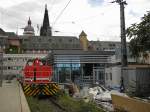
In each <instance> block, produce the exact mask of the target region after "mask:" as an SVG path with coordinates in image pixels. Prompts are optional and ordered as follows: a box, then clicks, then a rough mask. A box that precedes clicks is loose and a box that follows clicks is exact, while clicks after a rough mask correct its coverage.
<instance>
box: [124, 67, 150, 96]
mask: <svg viewBox="0 0 150 112" xmlns="http://www.w3.org/2000/svg"><path fill="white" fill-rule="evenodd" d="M123 81H124V86H125V90H126V92H127V93H128V94H130V95H133V96H139V97H146V96H149V95H150V67H148V66H145V67H124V68H123Z"/></svg>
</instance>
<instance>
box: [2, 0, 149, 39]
mask: <svg viewBox="0 0 150 112" xmlns="http://www.w3.org/2000/svg"><path fill="white" fill-rule="evenodd" d="M111 1H113V0H71V2H70V3H69V5H68V6H67V8H66V9H65V10H64V11H63V13H62V14H61V16H59V15H60V13H61V12H62V10H63V9H64V7H65V6H66V4H67V3H68V2H69V0H0V27H1V28H2V29H4V31H7V32H8V31H10V32H18V34H19V35H22V33H23V28H24V27H25V26H26V25H27V21H28V18H29V17H30V18H31V21H32V26H33V27H34V30H35V34H36V35H39V30H38V28H37V26H41V25H42V22H43V17H44V10H45V4H47V9H48V11H49V21H50V25H51V27H52V33H53V35H59V36H61V35H62V36H64V35H65V36H76V37H79V34H80V33H81V31H82V30H84V32H85V33H86V34H87V38H88V40H95V41H96V40H100V41H120V8H119V5H118V4H117V3H113V4H112V3H110V2H111ZM126 2H127V3H128V5H126V6H125V22H126V28H127V27H129V26H131V24H133V23H138V22H140V20H141V17H142V16H143V15H144V14H146V13H147V11H150V0H126ZM58 16H59V18H58ZM56 18H58V19H56ZM127 40H128V38H127Z"/></svg>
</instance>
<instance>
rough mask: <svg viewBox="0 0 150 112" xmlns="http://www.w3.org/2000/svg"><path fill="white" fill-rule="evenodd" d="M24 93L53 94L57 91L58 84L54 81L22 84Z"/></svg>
mask: <svg viewBox="0 0 150 112" xmlns="http://www.w3.org/2000/svg"><path fill="white" fill-rule="evenodd" d="M23 90H24V94H25V95H26V96H39V95H45V96H54V95H57V93H58V92H59V90H60V89H59V86H58V84H56V83H49V84H24V85H23Z"/></svg>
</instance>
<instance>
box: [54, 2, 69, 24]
mask: <svg viewBox="0 0 150 112" xmlns="http://www.w3.org/2000/svg"><path fill="white" fill-rule="evenodd" d="M70 3H71V0H69V2H68V3H67V4H66V6H65V7H64V8H63V10H62V11H61V12H60V13H59V15H58V16H57V18H56V19H55V21H54V23H53V25H52V27H53V26H54V25H55V24H56V22H57V21H58V19H59V18H60V16H61V15H62V14H63V12H64V11H65V9H66V8H67V7H68V5H69V4H70Z"/></svg>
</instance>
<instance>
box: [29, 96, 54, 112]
mask: <svg viewBox="0 0 150 112" xmlns="http://www.w3.org/2000/svg"><path fill="white" fill-rule="evenodd" d="M27 101H28V103H29V106H30V109H31V112H53V111H52V109H53V107H52V106H51V105H50V104H49V102H48V101H47V100H38V99H37V98H34V97H27Z"/></svg>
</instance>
